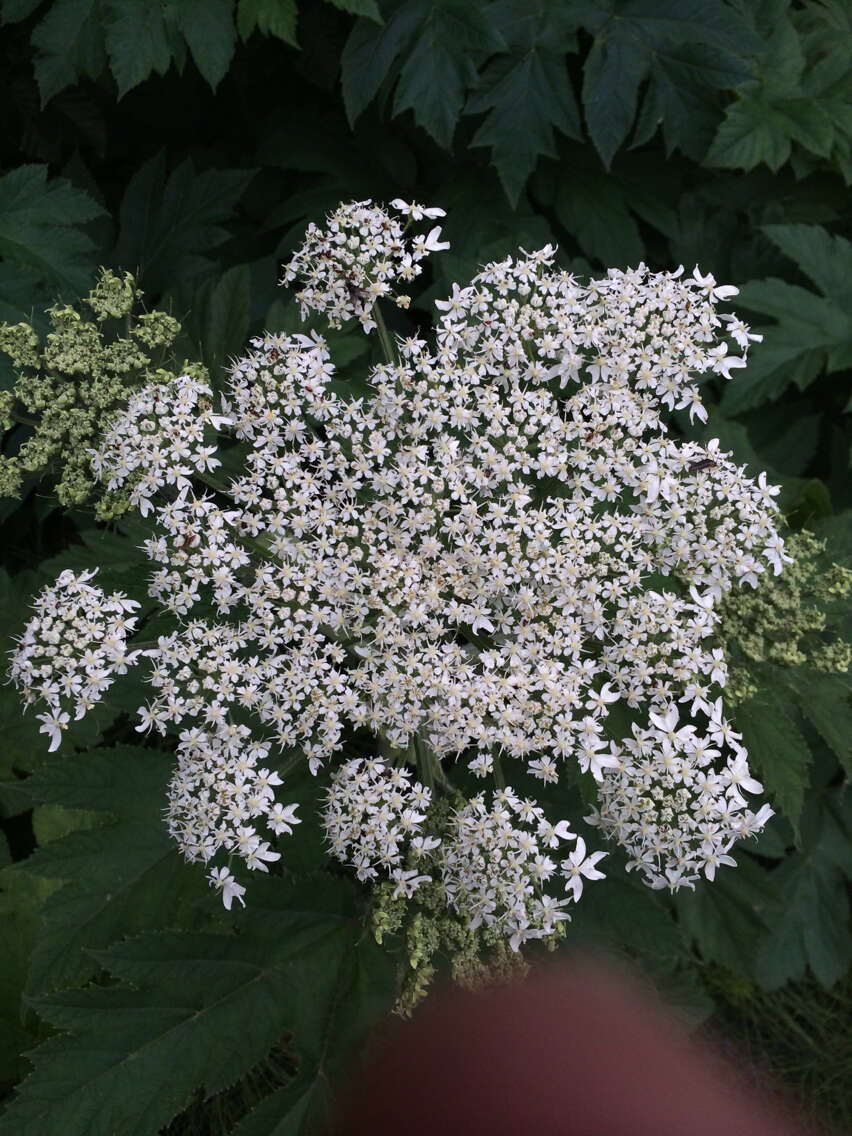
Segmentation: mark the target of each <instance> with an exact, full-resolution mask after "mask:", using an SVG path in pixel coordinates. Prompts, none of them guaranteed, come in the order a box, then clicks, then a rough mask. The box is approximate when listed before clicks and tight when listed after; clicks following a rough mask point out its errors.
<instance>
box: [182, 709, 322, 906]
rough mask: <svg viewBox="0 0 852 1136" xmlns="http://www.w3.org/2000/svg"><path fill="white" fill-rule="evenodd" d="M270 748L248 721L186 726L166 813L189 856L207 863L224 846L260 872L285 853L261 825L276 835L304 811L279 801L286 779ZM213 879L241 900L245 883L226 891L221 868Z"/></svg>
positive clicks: (227, 902) (228, 896) (229, 895)
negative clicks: (274, 845) (276, 768)
mask: <svg viewBox="0 0 852 1136" xmlns="http://www.w3.org/2000/svg"><path fill="white" fill-rule="evenodd" d="M269 755H270V746H269V745H268V744H267V743H264V742H258V741H255V740H254V739H253V737H252V732H251V730H250V729H249V728H248V727H247V726H235V725H230V724H227V723H222V724H221V725H219V726H218V727H216V728H212V729H207V730H202V729H198V728H192V729H187V730H182V731H181V733H180V740H179V742H178V747H177V757H178V766H177V769H176V771H175V774H174V776H173V777H172V780H171V783H170V785H169V791H168V808H167V810H166V819H167V822H168V826H169V834H170V835H171V836H172V838H173V839H174V840H175V841H176V843H177V845H178V847H179V848H180V849H181V851H182V852H183V854H184V856H185V857H186V859H187V860H189V861H196V860H201V861H203V862H204V863H205V864H206V863H208V862H209V861H210V860H212V859H213V857H214V856H215V855H216V854H217V853H218V852H219V851H220V850H221V851H224V852H227V853H228V854H229V855H230V856H239V857H240V858H241V859H242V860H244V861H245V864H246V867H247V868H249V869H250V870H251V871H261V872H267V871H268V870H269V869H268V868H267V866H266V865H267V864H270V863H274V862H275V861H276V860H280V858H281V854H280V853H279V852H276V851H274V849H272V848H271V847H270V845H269V841H268V840H264V839H263V836H264V833H263V832H262V831H261V832H259V831H258V825H259V824H260V823H261V822H262V823H263V824H264V826H265V828H266V829H267V830H269V831H270V832H272V833H274V834H275V835H276V836H278V835H281V834H282V833H291V832H292V831H293V825H296V824H299V823H300V818H299V817H297V816H296V815H295V811H296V808H297V807H298V806H297V805H282V804H281V803H280V802H278V801H276V799H275V789H276V787H277V786H278V785H281V784H282V781H281V778H280V777H279V776H278V774H277V773H276V772H274V770H270V769H269V768H268V767H267V765H266V764H265V763H266V762H267V761H269ZM227 875H228V876H229V875H230V873H228V874H227ZM209 878H210V880H211V883H213V884H214V886H217V887H219V888H220V889H223V898H224V902H225V906H226V907H230V906H231V904H230V900H231V898H233V896H236V897H237V898H238V899H239V900H240V902H241V903H244V901H243V899H242V894H243V892H244V891H245V889H244V888H243V887H242V886H241V885H236V884H235V883H231V884H230V885H229V886H228V887H227V890H225V883H226V880H227V876H226V877H224V878H223V876H222V870H221V869H219V870H217V869H213V870H212V871H211V874H210V876H209ZM235 888H238V890H235Z"/></svg>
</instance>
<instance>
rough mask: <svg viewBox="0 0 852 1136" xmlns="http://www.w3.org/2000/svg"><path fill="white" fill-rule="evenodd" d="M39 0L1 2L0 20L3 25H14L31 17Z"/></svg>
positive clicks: (6, 0) (4, 0)
mask: <svg viewBox="0 0 852 1136" xmlns="http://www.w3.org/2000/svg"><path fill="white" fill-rule="evenodd" d="M40 3H41V0H3V7H2V19H3V23H4V24H14V23H17V22H18V20H25V19H26V18H27V16H31V15H32V14H33V12H34V11H35V10H36V8H37V7H38V6H39V4H40Z"/></svg>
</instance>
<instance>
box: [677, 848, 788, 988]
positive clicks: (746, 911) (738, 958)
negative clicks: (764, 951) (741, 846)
mask: <svg viewBox="0 0 852 1136" xmlns="http://www.w3.org/2000/svg"><path fill="white" fill-rule="evenodd" d="M771 896H772V887H771V882H770V877H769V875H768V873H767V872H766V871H765V870H764V869H763V868H762V867H760V865H759V864H758V863H757V862H756V861H755V860H753V859H752V858H751V857H750V856H748V855H746V854H743V853H742V852H740V854H739V855H738V856H737V867H736V868H730V869H726V870H725V871H723V872H720V873H718V874H717V876H716V879H715V880H714V881H713V882H712V883H711V882H710V881H709V880H708V881H702V882H700V883H698V884H696V887H695V891H694V892H692V891H689V892H688V891H686V890H685V889H681V890H680V891H679V892H677V893H676V896H675V905H676V909H677V911H678V915H679V918H680V920H681V922H682V924H683V927H684V930H685V932H686V933H687V934H688V935H689V936H690V937H691V938H693V939H694V940H695V942H696V943H697V945H698V948H699V950H700V951H701V954H702V956H703V957H704V958H705V959H707V960H708V961H712V962H717V963H719V964H720V965H721V966H725V967H727V968H728V969H729V970H732V971H734V973H736V974H751V973H752V970H753V967H754V958H755V953H756V950H757V946H758V943H759V941H760V939H761V937H762V935H763V934H764V933H765V931H766V922H765V918H766V908H767V904H768V903H769V902H770V899H771Z"/></svg>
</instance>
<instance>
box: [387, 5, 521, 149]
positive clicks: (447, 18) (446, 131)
mask: <svg viewBox="0 0 852 1136" xmlns="http://www.w3.org/2000/svg"><path fill="white" fill-rule="evenodd" d="M416 2H417V4H418V8H419V10H420V13H421V24H420V27H419V29H418V31H417V35H416V37H415V39H414V41H413V47H412V50H411V52H410V54H409V56H408V58H407V60H406V61H405V63H404V64H403V66H402V70H401V71H400V75H399V82H398V84H397V88H396V97H395V99H394V104H393V112H394V114H400V113H401V112H402V111H404V110H413V111H414V119H415V121H416V122H417V123H418V124H419V125H420V126H422V127H423V128H424V129H425V130H427V131H428V132H429V133H430V134H431V135H432V137H433V138H434V139H435V141H436V142H437V143H438V145H439V146H443V147H444V148H445V149H449V148H450V146H451V145H452V141H453V134H454V132H455V128H456V123H457V122H458V120H459V115H460V113H461V109H462V106H463V104H464V98H465V92H466V91H467V89H468V87H471V86H473V84H474V83H475V82H476V67H475V65H474V62H473V56H474V53H480V52H481V53H482V54H485V55H488V54H490V53H491V52H494V51H499V50H500V49H501V48H502V47H503V46H504V43H503V38H502V36H501V35H500V34H499V32H497V31H496V29H495V28H493V27H492V25H491V22H490V20H489V19H488V17H487V16H486V14H485V12H484V11H483V10H482V9H481V8H478V7H476V6H475V5H473V4H471V3H470V0H439V2H436V0H416Z"/></svg>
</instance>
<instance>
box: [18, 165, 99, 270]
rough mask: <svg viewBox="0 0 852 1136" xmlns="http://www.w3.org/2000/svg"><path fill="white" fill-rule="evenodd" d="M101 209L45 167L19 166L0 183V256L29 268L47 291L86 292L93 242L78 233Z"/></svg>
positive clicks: (90, 268) (92, 260)
mask: <svg viewBox="0 0 852 1136" xmlns="http://www.w3.org/2000/svg"><path fill="white" fill-rule="evenodd" d="M102 213H103V210H102V209H101V207H100V205H98V204H97V202H96V201H94V200H92V198H91V197H90V196H89V195H88V194H87V193H84V192H83V191H82V190H80V189H75V188H74V187H73V186H72V185H71V184H70V182H67V181H65V179H64V178H50V179H48V176H47V166H35V165H33V166H19V167H18V168H17V169H15V170H11V171H10V172H9V173H8V174H6V175H5V177H2V178H0V256H3V257H4V258H7V259H8V260H10V261H12V262H13V263H14V264H16V265H22V266H23V267H24V268H25V269H31V270H33V271H34V272H35V273H37V276H38V278H39V279H40V280H43V281H45V283H47V284H49V285H50V286H51V287H53V288H56V287H64V288H67V289H69V290H70V291H73V292H82V291H85V289H86V286H87V284H88V282H89V279H90V276H91V273H92V270H93V267H94V263H93V262H94V257H93V252H94V243H93V241H92V240H91V239H90V238H89V237H88V236H87V235H86V233H85V232H84V231H83V229H82V228H81V226H82V225H84V224H85V223H86V222H87V221H91V220H92V219H93V218H95V217H98V216H99V215H100V214H102Z"/></svg>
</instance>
